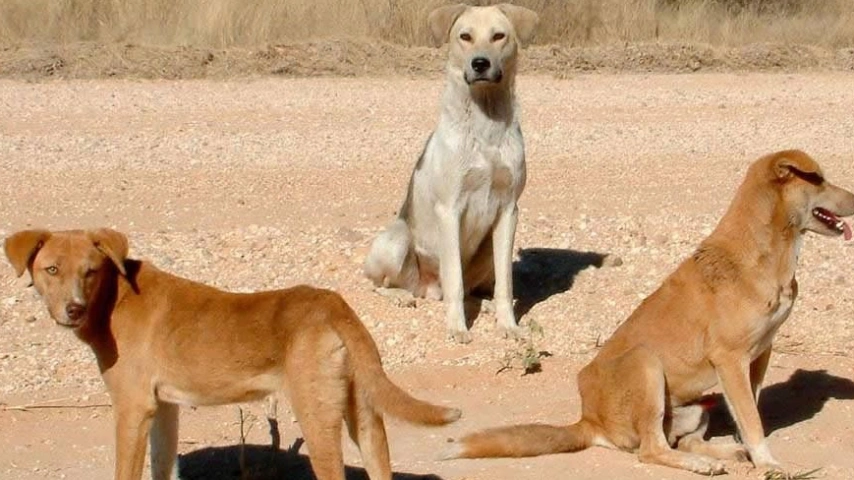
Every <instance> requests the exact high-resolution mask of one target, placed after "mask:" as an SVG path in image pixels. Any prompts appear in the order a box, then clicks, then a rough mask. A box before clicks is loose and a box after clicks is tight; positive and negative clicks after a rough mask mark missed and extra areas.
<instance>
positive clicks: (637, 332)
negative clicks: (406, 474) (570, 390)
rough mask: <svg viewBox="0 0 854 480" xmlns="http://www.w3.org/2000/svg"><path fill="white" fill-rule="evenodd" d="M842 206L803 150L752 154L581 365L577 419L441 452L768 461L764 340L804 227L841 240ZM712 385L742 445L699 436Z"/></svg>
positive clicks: (682, 464) (780, 305)
mask: <svg viewBox="0 0 854 480" xmlns="http://www.w3.org/2000/svg"><path fill="white" fill-rule="evenodd" d="M849 215H854V195H852V194H851V193H850V192H848V191H846V190H843V189H841V188H839V187H836V186H834V185H832V184H830V183H829V182H827V181H826V180H825V179H824V175H823V174H822V172H821V169H820V168H819V166H818V164H817V163H816V162H815V161H814V160H813V159H811V158H810V157H809V156H807V155H806V154H805V153H803V152H800V151H797V150H792V151H785V152H778V153H774V154H771V155H768V156H766V157H763V158H761V159H759V160H758V161H756V162H755V163H754V164H753V165H752V166H751V167H750V169H749V170H748V172H747V177H746V178H745V180H744V183H742V185H741V187H740V188H739V190H738V192H737V193H736V196H735V199H734V200H733V202H732V204H731V205H730V207H729V210H728V211H727V212H726V214H725V215H724V217H723V219H722V220H721V222H720V223H719V224H718V226H717V228H716V229H715V230H714V231H713V232H712V234H711V235H710V236H709V237H708V238H707V239H705V240H704V241H703V242H702V243H701V244H700V246H699V248H697V250H696V251H695V252H694V254H693V255H692V256H691V257H689V258H688V259H686V260H685V261H684V262H683V263H682V264H681V265H680V266H679V268H677V269H676V271H675V272H673V273H672V274H671V275H670V276H669V277H668V278H667V279H666V280H665V281H664V283H663V284H662V285H661V287H659V288H658V290H656V291H655V292H654V293H653V294H652V295H650V296H649V297H648V298H647V299H646V300H644V301H643V303H641V305H640V306H639V307H638V308H637V310H635V311H634V313H633V314H632V315H631V316H630V317H629V318H628V320H626V321H625V323H623V324H622V325H621V326H620V327H619V328H618V329H617V331H616V332H614V335H613V336H612V337H611V339H610V340H608V342H606V343H605V346H604V347H603V348H602V350H601V351H600V352H599V354H598V355H597V356H596V358H594V359H593V361H592V362H590V364H589V365H587V366H586V367H584V369H582V370H581V372H580V373H579V375H578V389H579V393H580V394H581V420H579V421H578V422H576V423H574V424H572V425H569V426H565V427H557V426H549V425H520V426H511V427H504V428H497V429H493V430H487V431H484V432H480V433H475V434H471V435H468V436H467V437H465V438H463V439H462V440H460V441H459V442H458V443H454V444H452V445H451V446H450V448H449V449H448V451H446V455H445V456H446V457H447V458H455V457H463V458H476V457H503V456H514V457H522V456H533V455H542V454H547V453H558V452H572V451H577V450H582V449H585V448H587V447H590V446H594V445H598V446H605V447H610V448H618V449H621V450H626V451H637V452H638V455H639V457H640V460H641V461H642V462H650V463H658V464H662V465H668V466H671V467H676V468H682V469H686V470H692V471H694V472H698V473H702V474H717V473H723V472H724V466H723V463H722V462H720V461H719V460H723V459H743V458H745V457H746V455H749V457H750V459H751V460H752V461H753V463H754V465H756V466H757V467H775V466H777V465H778V464H777V461H776V460H775V459H774V457H773V456H772V455H771V451H770V450H769V448H768V444H767V443H766V440H765V435H764V432H763V429H762V422H761V420H760V418H759V412H758V410H757V408H756V400H757V399H758V395H759V389H760V386H761V385H762V381H763V378H764V376H765V370H766V369H767V367H768V361H769V358H770V356H771V342H772V339H773V338H774V334H775V333H776V332H777V329H778V328H780V325H781V324H782V323H783V322H784V321H785V320H786V318H787V317H788V316H789V312H790V311H791V309H792V304H793V302H794V300H795V297H796V296H797V292H798V284H797V282H796V281H795V265H796V263H797V259H798V249H799V248H800V245H801V241H802V235H803V234H804V232H806V231H807V230H809V231H813V232H816V233H819V234H822V235H828V236H835V235H841V234H844V235H845V238H846V239H850V238H851V230H850V228H849V226H848V225H847V224H846V223H845V222H844V221H842V220H840V218H839V217H844V216H849ZM718 383H720V385H721V387H722V388H723V392H724V397H725V398H726V402H727V405H728V406H729V410H730V412H732V415H733V417H734V418H735V422H736V424H737V425H738V430H739V432H740V435H741V438H742V440H743V442H744V445H743V446H742V445H738V444H734V443H732V444H710V443H707V442H706V441H705V440H704V439H703V435H704V433H705V431H706V427H707V424H708V414H707V412H706V411H705V409H704V408H703V406H702V405H701V404H700V403H699V400H700V398H701V396H702V395H703V393H704V392H705V391H707V390H708V389H710V388H712V387H714V386H715V385H716V384H718ZM674 447H675V448H676V449H675V450H674ZM745 454H746V455H745Z"/></svg>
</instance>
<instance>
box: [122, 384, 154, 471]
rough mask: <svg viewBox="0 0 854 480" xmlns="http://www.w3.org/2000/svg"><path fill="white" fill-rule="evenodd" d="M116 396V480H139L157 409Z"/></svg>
mask: <svg viewBox="0 0 854 480" xmlns="http://www.w3.org/2000/svg"><path fill="white" fill-rule="evenodd" d="M116 397H117V396H113V402H114V404H113V415H115V422H116V477H115V478H116V480H140V479H141V478H142V469H143V466H144V464H145V447H146V441H147V440H148V432H149V429H150V428H151V421H152V419H153V417H154V408H150V407H148V406H146V405H144V404H141V403H140V402H133V401H131V400H125V399H122V398H116Z"/></svg>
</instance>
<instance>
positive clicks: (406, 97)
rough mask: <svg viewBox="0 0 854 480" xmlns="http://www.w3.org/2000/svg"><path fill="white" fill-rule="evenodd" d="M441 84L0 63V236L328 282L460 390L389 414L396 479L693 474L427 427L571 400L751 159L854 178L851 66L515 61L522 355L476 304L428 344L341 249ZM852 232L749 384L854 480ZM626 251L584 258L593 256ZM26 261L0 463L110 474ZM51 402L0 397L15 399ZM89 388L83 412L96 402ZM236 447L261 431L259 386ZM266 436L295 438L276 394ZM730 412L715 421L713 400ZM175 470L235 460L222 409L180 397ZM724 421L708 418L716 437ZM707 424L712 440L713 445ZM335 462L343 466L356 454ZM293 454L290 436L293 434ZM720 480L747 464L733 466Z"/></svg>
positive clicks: (267, 465)
mask: <svg viewBox="0 0 854 480" xmlns="http://www.w3.org/2000/svg"><path fill="white" fill-rule="evenodd" d="M441 85H442V80H441V77H439V76H431V77H429V78H425V79H419V80H413V79H402V78H396V77H387V78H373V79H372V78H360V79H341V78H318V79H269V78H265V79H253V80H240V81H182V82H172V81H144V82H138V81H125V80H115V81H103V80H98V81H94V80H93V81H60V82H46V83H25V82H18V81H10V80H3V81H0V171H2V172H3V173H2V175H0V192H3V193H2V194H0V234H2V235H3V236H5V235H8V234H9V233H11V232H13V231H16V230H18V229H22V228H26V227H30V226H40V227H48V228H68V227H91V226H112V227H116V228H118V229H120V230H123V231H125V232H128V234H129V236H130V240H131V252H132V255H134V256H136V257H143V258H147V259H150V260H152V261H154V262H155V263H156V264H158V265H159V266H161V267H162V268H165V269H168V270H170V271H173V272H175V273H178V274H181V275H184V276H188V277H191V278H194V279H197V280H201V281H204V282H207V283H210V284H213V285H216V286H219V287H222V288H226V289H232V290H241V291H248V290H255V289H261V288H274V287H282V286H287V285H292V284H294V283H298V282H308V283H312V284H316V285H320V286H326V287H331V288H335V289H337V290H339V291H341V292H342V293H343V294H344V295H345V297H346V298H347V299H348V300H349V301H350V302H351V304H352V305H353V307H354V308H355V309H356V311H357V312H359V314H360V315H361V316H362V318H363V319H364V321H365V323H366V324H367V325H368V327H369V329H370V330H371V332H372V334H373V335H374V337H375V339H376V341H377V344H378V345H379V347H380V349H381V352H382V354H383V357H384V359H385V361H386V365H387V367H388V368H389V370H390V372H391V373H392V375H393V377H394V378H395V379H396V380H397V381H399V382H400V383H401V384H402V385H404V386H406V387H407V388H408V389H409V390H410V391H412V392H413V393H415V394H417V395H418V396H421V397H424V398H428V399H432V400H435V401H439V402H443V403H447V404H453V405H457V406H460V407H462V408H463V410H464V418H463V419H462V420H461V421H460V422H458V423H457V424H455V425H453V426H451V427H448V428H444V429H439V430H429V429H428V430H424V429H417V428H413V427H409V426H406V425H402V424H399V423H397V422H390V424H389V431H390V434H391V437H392V442H393V444H392V457H393V460H394V467H395V470H396V471H399V472H401V473H406V475H401V476H400V477H399V479H408V480H414V479H422V480H427V479H434V480H435V479H445V480H462V479H467V480H475V479H477V480H509V479H514V480H515V479H537V480H542V479H570V478H572V479H575V478H577V479H594V478H595V479H601V478H650V479H653V478H654V479H670V478H696V477H695V476H694V475H692V474H686V473H682V472H677V471H674V470H671V469H666V468H663V467H657V466H648V465H640V464H638V463H637V461H636V459H635V457H634V456H633V455H630V454H625V453H619V452H611V451H606V450H602V449H592V450H589V451H586V452H581V453H577V454H570V455H557V456H551V457H544V458H537V459H524V460H493V461H454V462H436V461H434V460H433V458H434V457H435V454H436V452H437V451H438V450H440V449H441V448H442V447H443V444H444V441H445V438H446V437H453V436H458V435H460V434H462V433H464V432H467V431H471V430H474V429H477V428H482V427H485V426H491V425H496V424H503V423H510V422H529V421H543V422H555V423H559V422H568V421H570V420H573V419H575V418H576V416H577V415H578V410H579V404H578V399H577V397H576V394H575V373H576V372H577V371H578V369H579V368H580V367H581V366H582V365H583V364H584V363H585V362H586V361H587V360H589V359H590V358H591V356H592V355H593V354H594V353H595V349H596V346H597V345H598V344H599V343H600V342H601V341H603V340H604V339H606V338H607V337H608V335H610V333H611V332H612V331H613V330H614V328H615V327H616V325H618V324H619V322H621V321H622V320H623V319H624V318H625V317H626V316H627V315H628V314H629V313H630V312H631V310H632V309H633V308H634V307H635V306H636V305H637V304H638V303H639V302H640V300H641V299H642V298H643V297H644V296H646V295H647V294H649V293H650V292H651V291H652V290H653V289H654V288H655V287H656V286H657V285H658V284H659V282H660V281H661V280H662V279H663V277H664V276H665V275H666V274H667V273H668V272H669V271H670V270H672V269H673V268H674V267H675V265H676V264H677V263H678V262H679V261H680V260H681V259H682V258H683V257H685V256H686V255H688V254H689V253H690V252H691V251H692V249H693V248H694V246H695V245H696V243H697V242H698V241H699V240H700V239H702V238H703V236H704V235H706V234H707V233H708V232H709V231H710V230H711V228H712V227H713V226H714V224H715V223H716V221H717V219H718V218H719V217H720V215H721V214H722V212H723V209H724V208H725V207H726V205H727V204H728V202H729V199H730V198H731V196H732V194H733V192H734V189H735V188H736V186H737V184H738V183H739V182H740V181H741V177H742V175H743V174H744V172H745V170H746V167H747V165H748V163H749V162H750V161H752V160H753V159H755V158H756V157H758V156H760V155H762V154H764V153H767V152H770V151H773V150H778V149H783V148H802V149H804V150H806V151H807V152H809V153H811V154H813V155H814V156H815V157H816V158H817V159H819V161H820V162H821V163H822V165H823V166H824V169H825V171H826V174H827V176H828V178H830V179H831V180H833V181H835V182H836V183H838V184H841V185H842V186H845V187H847V188H849V189H854V135H852V132H854V116H852V115H851V111H852V110H854V89H852V88H851V77H850V75H847V74H843V73H810V74H693V75H643V74H634V75H580V76H575V77H570V78H568V79H566V80H555V79H552V78H549V77H540V76H523V77H522V78H521V79H520V81H519V88H518V90H519V97H520V103H521V108H522V122H523V129H524V132H525V136H526V141H527V152H528V162H529V163H528V172H529V182H528V187H527V190H526V192H525V194H524V195H523V197H522V201H521V214H520V223H519V229H518V233H517V241H516V244H517V247H518V248H519V249H520V251H519V256H518V259H517V263H516V280H517V283H518V286H517V293H519V295H520V299H519V303H520V309H521V310H522V311H523V312H524V315H523V316H522V322H523V323H530V322H536V323H537V324H538V325H540V326H542V328H543V331H544V335H543V336H542V337H539V336H535V337H534V338H533V339H532V341H533V348H534V349H535V350H538V351H548V352H550V353H551V354H553V356H551V357H548V358H545V359H544V360H543V366H542V368H543V371H542V372H541V373H537V374H534V375H528V376H524V377H522V376H520V371H519V370H510V371H509V372H505V373H501V374H496V371H497V370H498V369H499V368H500V367H501V366H502V365H503V364H505V363H507V362H509V363H510V364H511V365H512V366H518V363H519V362H518V360H517V359H516V357H515V356H516V355H517V354H519V353H520V352H522V351H523V350H524V347H523V346H520V345H517V344H515V343H513V342H510V341H507V340H503V339H501V338H499V335H498V332H497V330H496V328H495V327H494V316H493V314H492V313H491V312H490V311H489V309H488V308H486V311H484V312H483V313H481V315H480V316H479V317H478V318H477V319H476V320H475V323H474V327H473V333H474V337H475V341H474V342H473V343H472V344H470V345H466V346H459V345H454V344H451V343H449V342H447V341H446V340H445V336H444V328H443V309H442V307H441V304H439V303H438V302H431V301H418V302H417V305H416V306H415V307H414V308H411V307H407V306H398V305H395V304H394V302H392V301H391V300H390V299H388V298H384V297H381V296H379V295H377V294H375V293H373V292H372V291H371V288H370V285H369V284H368V282H367V281H366V280H365V279H363V278H362V276H361V274H360V264H361V261H362V259H363V257H364V254H365V252H366V250H367V246H368V244H369V242H370V240H371V238H372V236H373V235H374V234H375V233H376V232H377V231H378V230H379V229H380V228H382V227H383V226H384V225H385V224H386V223H387V221H388V220H389V219H391V218H392V216H393V214H394V212H395V211H396V209H397V207H398V206H399V204H400V202H401V201H402V199H403V194H404V189H405V185H406V182H407V180H408V175H409V172H410V169H411V168H412V165H413V164H414V162H415V159H416V156H417V155H418V152H419V151H420V149H421V147H422V144H423V141H424V140H425V139H426V137H427V135H428V134H429V132H430V129H431V128H432V126H433V125H434V123H435V120H436V117H437V112H438V97H439V93H440V91H441V88H442V87H441ZM852 245H854V243H848V244H845V243H843V242H842V241H841V240H835V239H826V238H818V237H809V238H808V239H807V241H806V242H805V246H804V249H803V253H802V257H801V261H800V269H799V273H798V275H799V281H800V284H801V296H800V298H799V301H798V303H797V304H796V305H795V311H794V313H793V315H792V317H791V318H790V320H789V322H788V323H787V324H786V325H785V326H784V327H783V329H782V331H781V332H780V334H779V337H778V341H777V343H776V349H777V351H778V354H777V355H775V357H774V358H773V360H772V369H771V373H770V380H771V381H770V386H769V388H768V391H767V393H766V395H765V398H764V400H763V402H762V410H763V413H764V415H765V416H766V428H767V429H768V431H769V432H770V444H771V448H772V450H774V452H775V453H776V456H777V457H778V458H779V459H780V460H782V461H783V462H784V463H785V465H786V467H787V468H789V469H790V470H792V471H802V470H809V469H813V468H822V470H821V471H820V472H819V473H818V474H817V475H818V477H819V478H834V479H837V478H838V479H844V478H852V477H854V455H852V454H854V447H852V445H854V403H852V401H851V400H854V383H853V382H852V381H851V380H850V379H852V378H854V360H852V358H851V352H852V351H854V327H852V326H851V325H852V320H854V295H852V294H851V292H852V288H854V287H852V285H854V274H852V273H851V269H850V264H851V258H852V254H854V246H852ZM606 254H612V255H614V256H617V257H619V258H620V259H621V260H622V265H620V266H610V267H602V268H597V265H599V264H600V263H601V260H602V258H603V256H604V255H606ZM26 284H27V281H26V279H25V278H24V279H16V278H14V276H13V274H12V269H11V268H10V267H8V266H7V267H4V268H3V269H0V402H2V403H3V404H5V406H6V408H4V409H3V410H0V478H4V479H10V480H15V479H29V478H68V479H84V478H85V479H88V478H110V475H111V469H112V445H113V440H112V433H111V432H112V429H111V419H110V413H109V409H107V408H104V407H100V406H97V405H101V404H104V403H106V402H108V398H107V397H106V395H105V394H104V393H103V387H102V385H101V381H100V379H99V377H98V376H97V370H96V367H95V365H94V362H93V361H92V358H91V354H90V352H89V351H88V350H87V349H86V348H85V347H84V346H82V345H81V344H79V343H78V342H77V341H76V339H75V338H74V337H73V335H72V334H71V333H70V332H67V331H63V330H62V329H60V328H59V327H57V326H55V325H54V324H53V322H52V321H51V320H50V319H49V318H48V316H47V314H46V312H45V311H44V309H43V308H42V307H41V305H40V304H39V303H38V301H37V299H36V297H35V294H34V292H33V291H32V289H27V288H25V287H26ZM27 404H39V405H42V406H43V405H54V406H60V407H61V408H36V409H30V410H9V409H8V407H9V406H19V405H27ZM93 405H94V406H93ZM246 415H247V416H246V418H245V419H244V420H245V421H244V428H245V429H248V437H247V441H248V442H249V443H251V444H255V445H265V444H267V443H268V436H267V427H266V423H265V421H264V420H263V409H262V407H261V406H260V405H250V406H248V407H247V410H246ZM280 416H281V420H282V422H281V428H282V433H283V437H284V440H283V444H284V443H285V442H289V441H293V439H294V438H296V437H298V436H299V430H298V425H297V424H295V423H293V422H292V419H291V416H290V413H289V412H288V411H287V409H286V407H285V406H282V408H281V409H280ZM723 417H724V416H723V415H722V416H721V418H723ZM182 422H183V426H182V433H181V440H182V443H181V451H182V452H183V453H184V457H183V458H182V471H183V472H184V474H185V476H186V477H187V478H199V479H201V478H227V479H232V478H239V472H238V469H237V452H238V447H237V445H238V444H239V442H240V427H239V423H240V422H239V420H238V411H237V408H236V407H222V408H211V409H199V410H189V409H188V410H186V411H185V412H184V416H183V418H182ZM731 431H732V428H731V426H728V424H727V422H726V421H724V420H721V421H720V422H719V425H718V427H717V428H716V431H715V433H716V434H717V435H719V436H721V437H725V436H726V435H728V434H729V433H731ZM724 439H725V438H720V440H724ZM346 451H347V461H348V464H349V465H352V466H353V472H354V474H353V477H352V478H362V477H359V475H358V473H359V472H360V469H359V468H358V467H359V461H358V455H357V454H356V452H355V449H354V448H353V447H352V446H351V445H349V444H348V447H347V450H346ZM301 453H302V454H303V455H304V454H305V453H306V451H305V449H304V448H303V450H302V452H301ZM248 460H249V465H248V468H249V469H250V470H251V471H252V472H254V474H255V476H254V477H251V478H277V477H275V476H274V474H275V472H278V473H279V474H281V475H284V476H285V477H286V478H300V477H299V475H300V474H299V473H298V472H300V471H302V470H304V469H305V457H304V456H300V457H297V456H295V455H289V454H285V453H282V452H280V453H275V454H273V453H270V452H267V451H266V450H265V449H264V448H261V447H253V448H249V455H248ZM731 471H732V473H733V475H731V478H761V476H762V475H761V472H758V471H755V470H752V469H751V468H749V467H748V466H746V465H743V464H742V465H736V464H733V465H732V466H731Z"/></svg>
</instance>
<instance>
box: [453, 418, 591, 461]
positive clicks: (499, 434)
mask: <svg viewBox="0 0 854 480" xmlns="http://www.w3.org/2000/svg"><path fill="white" fill-rule="evenodd" d="M592 442H593V428H592V426H591V425H590V424H589V423H587V421H585V420H581V421H579V422H577V423H574V424H572V425H568V426H560V427H558V426H552V425H542V424H530V425H513V426H510V427H500V428H493V429H489V430H484V431H481V432H476V433H472V434H469V435H466V436H465V437H463V438H461V439H460V440H457V441H455V442H453V443H451V444H450V445H449V446H448V447H447V448H446V449H445V451H444V452H442V453H441V454H440V456H439V458H441V459H444V460H447V459H451V458H492V457H535V456H538V455H546V454H549V453H564V452H577V451H579V450H584V449H585V448H587V447H589V446H590V445H591V444H592Z"/></svg>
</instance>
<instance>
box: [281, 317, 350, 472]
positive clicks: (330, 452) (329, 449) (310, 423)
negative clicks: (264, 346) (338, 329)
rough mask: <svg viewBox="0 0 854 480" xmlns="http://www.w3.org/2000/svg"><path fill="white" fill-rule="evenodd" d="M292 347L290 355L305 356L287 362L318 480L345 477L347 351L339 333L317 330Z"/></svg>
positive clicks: (296, 408) (294, 402) (295, 404)
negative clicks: (343, 434)
mask: <svg viewBox="0 0 854 480" xmlns="http://www.w3.org/2000/svg"><path fill="white" fill-rule="evenodd" d="M312 337H313V338H312ZM291 349H292V351H293V355H292V356H290V357H289V358H294V359H297V358H298V359H301V361H300V362H299V363H298V364H297V363H296V362H294V363H288V364H286V366H285V368H286V370H287V377H288V379H289V382H288V383H289V385H290V386H291V404H292V407H293V410H294V413H295V414H296V417H297V418H298V419H299V422H300V429H301V430H302V434H303V436H304V437H305V443H306V445H307V446H308V450H309V460H310V462H311V467H312V469H313V470H314V475H315V477H317V480H344V457H343V452H342V450H341V425H342V423H343V422H344V412H345V411H346V409H347V395H348V386H349V380H348V378H347V366H346V356H347V351H346V349H345V348H344V345H343V344H342V343H341V340H340V339H339V338H338V337H337V336H334V335H327V336H325V337H323V336H321V335H318V334H317V333H316V332H311V333H310V334H307V335H305V336H304V337H303V338H301V339H300V341H299V342H298V343H295V344H292V346H291ZM307 359H311V360H310V361H307Z"/></svg>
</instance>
